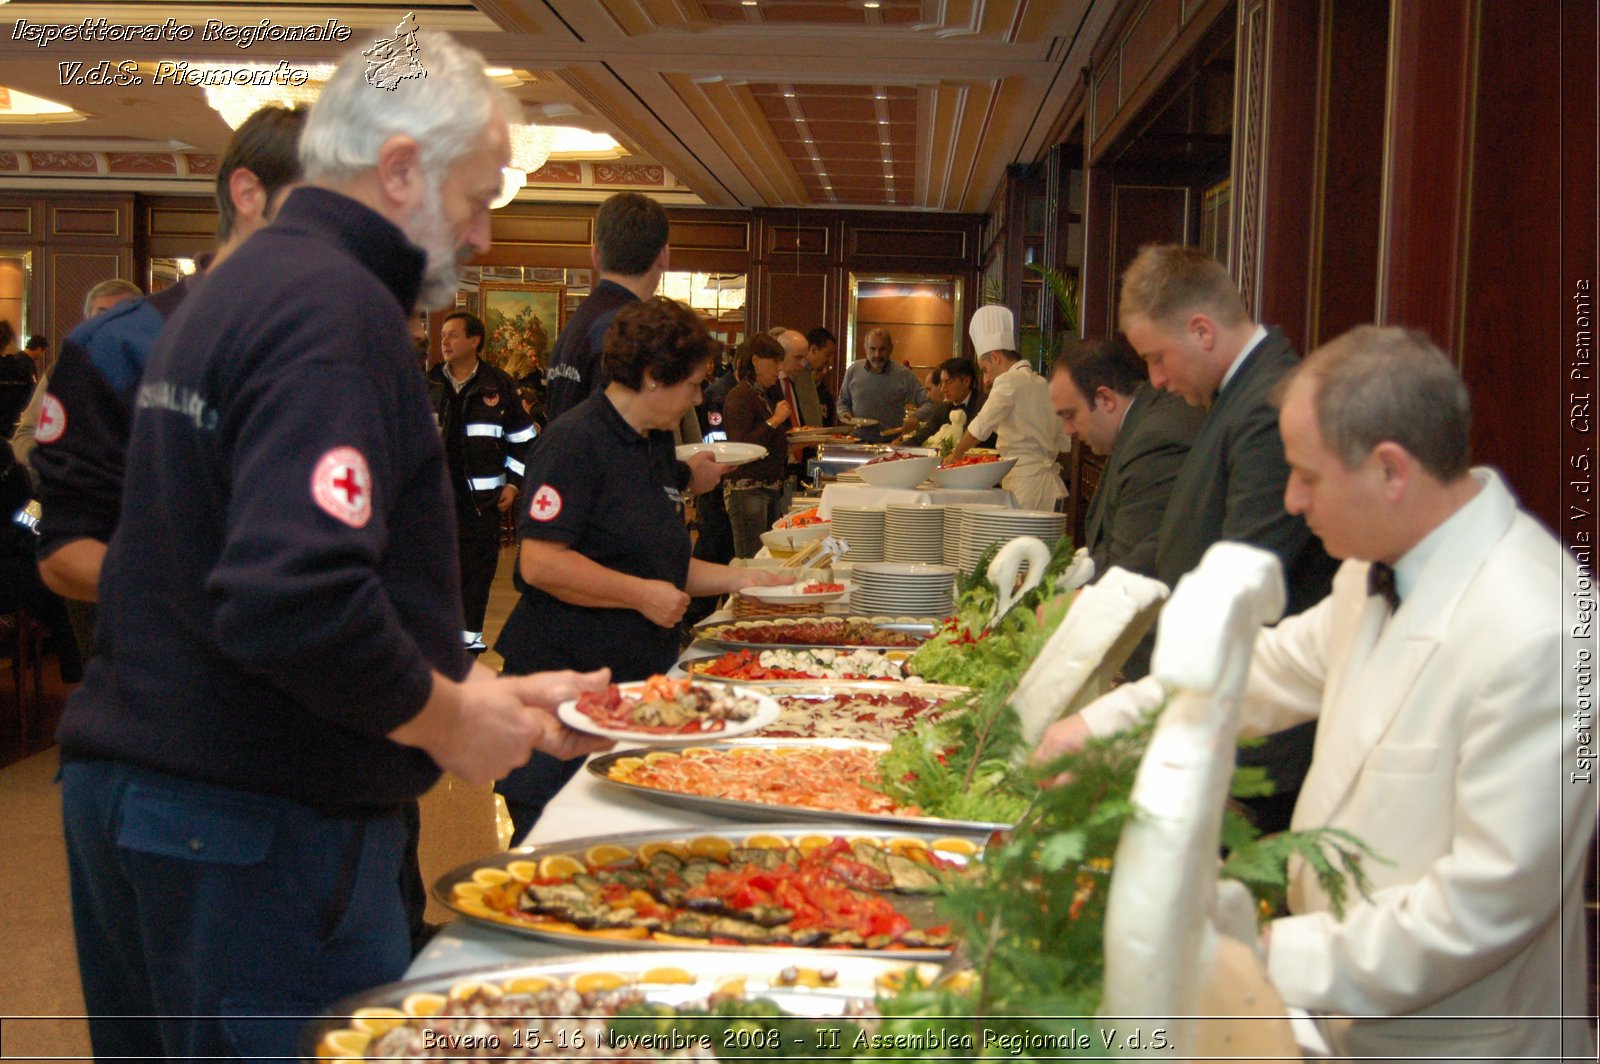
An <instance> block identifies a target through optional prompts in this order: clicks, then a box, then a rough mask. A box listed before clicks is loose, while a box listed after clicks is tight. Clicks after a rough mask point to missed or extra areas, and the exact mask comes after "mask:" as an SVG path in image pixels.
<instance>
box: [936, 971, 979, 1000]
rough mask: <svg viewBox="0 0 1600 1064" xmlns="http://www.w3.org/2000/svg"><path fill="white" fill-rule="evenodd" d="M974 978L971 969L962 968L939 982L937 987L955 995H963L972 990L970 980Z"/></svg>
mask: <svg viewBox="0 0 1600 1064" xmlns="http://www.w3.org/2000/svg"><path fill="white" fill-rule="evenodd" d="M974 978H976V977H975V976H974V975H973V973H972V969H971V968H964V969H962V970H961V971H959V972H952V973H951V974H950V975H947V976H945V977H944V978H943V979H941V980H939V985H940V986H942V987H946V988H948V989H949V990H951V991H953V992H955V993H957V994H965V993H966V992H967V991H968V990H970V989H972V980H973V979H974Z"/></svg>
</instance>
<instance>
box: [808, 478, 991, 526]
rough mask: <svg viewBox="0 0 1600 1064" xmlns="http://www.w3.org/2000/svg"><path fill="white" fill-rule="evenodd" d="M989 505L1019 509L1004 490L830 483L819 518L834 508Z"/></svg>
mask: <svg viewBox="0 0 1600 1064" xmlns="http://www.w3.org/2000/svg"><path fill="white" fill-rule="evenodd" d="M983 504H988V505H991V506H1004V507H1007V508H1008V509H1012V510H1015V509H1016V508H1017V497H1016V496H1015V495H1013V494H1011V492H1009V491H1007V490H1006V489H1005V488H985V489H983V490H981V491H972V490H963V489H960V488H875V487H873V486H872V485H870V484H829V485H828V486H827V487H825V488H823V489H822V501H821V502H820V503H819V504H818V506H817V516H818V517H821V518H822V519H823V520H828V518H829V517H830V516H831V515H832V514H833V508H834V507H835V506H854V507H858V508H860V509H864V510H883V509H886V508H888V507H889V506H891V505H894V506H929V505H932V506H973V505H983Z"/></svg>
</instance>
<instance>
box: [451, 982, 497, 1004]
mask: <svg viewBox="0 0 1600 1064" xmlns="http://www.w3.org/2000/svg"><path fill="white" fill-rule="evenodd" d="M450 993H451V994H453V995H454V996H455V997H456V998H457V999H458V1000H460V1001H461V1002H463V1003H470V1002H473V1001H482V1002H484V1003H485V1004H490V1005H492V1004H494V1003H495V1002H497V1001H499V1000H500V999H501V998H502V997H504V996H505V995H504V994H502V993H501V992H500V988H499V987H497V986H491V985H490V984H488V983H478V982H472V981H470V980H469V981H467V982H464V983H457V984H456V985H455V986H453V987H451V988H450Z"/></svg>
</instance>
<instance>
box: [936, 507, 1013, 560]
mask: <svg viewBox="0 0 1600 1064" xmlns="http://www.w3.org/2000/svg"><path fill="white" fill-rule="evenodd" d="M1009 509H1010V507H1009V506H1002V505H1000V504H999V503H993V502H973V503H958V504H955V505H950V506H946V507H945V508H944V552H943V553H944V557H943V558H941V559H940V560H941V561H943V562H944V563H945V564H946V565H957V566H958V565H960V564H961V530H962V528H963V527H965V521H966V517H967V514H969V513H971V512H972V511H974V510H1009Z"/></svg>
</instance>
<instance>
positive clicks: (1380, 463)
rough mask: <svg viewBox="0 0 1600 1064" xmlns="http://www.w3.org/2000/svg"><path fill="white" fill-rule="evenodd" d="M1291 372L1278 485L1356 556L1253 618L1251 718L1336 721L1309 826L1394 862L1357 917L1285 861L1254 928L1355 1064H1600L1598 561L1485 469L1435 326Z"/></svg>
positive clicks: (1319, 744) (1121, 706)
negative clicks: (1537, 1063) (1594, 843)
mask: <svg viewBox="0 0 1600 1064" xmlns="http://www.w3.org/2000/svg"><path fill="white" fill-rule="evenodd" d="M1285 381H1286V384H1283V385H1280V386H1279V389H1278V397H1279V400H1280V406H1281V409H1280V411H1279V415H1278V426H1279V430H1280V432H1281V434H1282V436H1283V444H1284V452H1285V454H1286V455H1287V458H1288V464H1289V480H1288V484H1287V486H1286V487H1285V489H1284V494H1283V503H1284V506H1285V507H1286V508H1287V509H1288V511H1289V512H1290V513H1293V514H1302V515H1304V516H1305V519H1306V521H1307V523H1308V524H1309V525H1310V526H1311V530H1312V532H1314V533H1316V535H1317V536H1318V537H1320V538H1321V540H1322V542H1323V545H1324V546H1326V547H1327V549H1328V553H1329V554H1331V555H1333V556H1334V557H1335V558H1340V559H1343V560H1344V564H1343V565H1342V566H1341V567H1340V569H1339V572H1338V575H1337V576H1336V577H1335V578H1334V581H1333V591H1332V593H1331V594H1330V595H1329V596H1328V597H1327V598H1325V599H1323V600H1322V601H1321V602H1320V603H1318V604H1317V605H1315V606H1313V607H1312V608H1311V609H1309V610H1307V611H1306V612H1304V613H1301V614H1297V615H1295V616H1293V617H1289V618H1286V619H1285V620H1283V621H1282V622H1281V623H1280V624H1278V625H1277V626H1276V627H1272V628H1265V629H1262V631H1261V632H1260V634H1259V635H1257V637H1256V641H1255V648H1254V656H1253V657H1252V659H1251V662H1250V673H1249V680H1248V684H1247V687H1246V690H1245V696H1244V702H1243V705H1242V706H1241V709H1240V713H1241V722H1242V725H1243V730H1244V731H1246V732H1247V733H1255V734H1263V733H1268V732H1271V731H1273V730H1275V729H1281V728H1284V727H1288V726H1290V725H1293V724H1296V723H1298V722H1301V721H1306V720H1311V719H1317V720H1319V721H1320V722H1321V723H1320V727H1319V729H1318V732H1317V741H1316V749H1315V753H1314V754H1313V756H1312V760H1311V770H1310V771H1309V772H1308V773H1307V774H1306V778H1305V783H1304V785H1303V786H1302V787H1301V789H1300V797H1299V800H1298V802H1297V803H1296V804H1295V807H1294V819H1293V823H1292V826H1293V827H1294V828H1295V829H1297V830H1316V829H1322V828H1335V829H1338V830H1341V831H1346V832H1349V833H1350V834H1351V835H1353V836H1354V837H1355V838H1357V839H1360V840H1361V841H1363V842H1365V843H1366V844H1367V845H1368V846H1370V847H1371V848H1372V849H1373V850H1374V851H1375V852H1376V853H1377V854H1378V855H1379V856H1381V857H1382V858H1383V860H1381V861H1369V862H1367V863H1366V871H1367V874H1368V876H1369V877H1370V879H1371V890H1370V891H1369V892H1368V893H1366V894H1365V895H1363V896H1361V897H1358V898H1352V899H1350V900H1349V901H1346V902H1345V903H1344V905H1343V906H1342V911H1340V909H1341V907H1340V905H1339V904H1338V903H1337V901H1336V900H1335V899H1333V898H1331V897H1330V896H1329V895H1328V894H1327V893H1326V892H1325V891H1323V890H1322V888H1321V887H1320V886H1319V885H1318V882H1317V877H1316V875H1315V874H1314V873H1313V872H1312V871H1311V870H1310V869H1309V868H1308V867H1307V866H1306V865H1305V864H1304V863H1303V862H1300V861H1298V860H1297V861H1294V862H1292V863H1291V864H1290V866H1289V911H1290V915H1288V916H1285V917H1281V918H1279V919H1276V920H1273V921H1272V923H1271V924H1269V925H1268V931H1267V934H1266V935H1265V936H1263V946H1264V949H1265V953H1266V960H1267V968H1268V971H1269V973H1270V975H1271V977H1272V981H1273V983H1274V984H1275V985H1276V986H1277V989H1278V992H1279V993H1280V994H1282V995H1283V1000H1284V1001H1285V1003H1287V1004H1289V1005H1293V1006H1297V1007H1300V1008H1303V1009H1307V1010H1309V1011H1311V1012H1312V1013H1313V1014H1314V1015H1316V1017H1317V1019H1318V1022H1319V1026H1320V1027H1321V1029H1322V1031H1323V1033H1324V1034H1325V1035H1326V1036H1327V1038H1328V1041H1329V1043H1330V1045H1331V1046H1332V1048H1333V1055H1334V1056H1335V1057H1338V1058H1339V1059H1360V1060H1379V1059H1383V1060H1392V1059H1396V1058H1410V1057H1426V1058H1427V1059H1429V1060H1467V1059H1470V1060H1512V1059H1515V1060H1534V1059H1539V1060H1559V1059H1568V1058H1571V1059H1583V1060H1593V1059H1594V1039H1593V1037H1592V1035H1591V1033H1590V1031H1589V1029H1588V1024H1587V1023H1586V1022H1585V1020H1584V1014H1585V1013H1586V1012H1588V1011H1589V1007H1590V1006H1591V1005H1592V1004H1593V999H1592V998H1587V996H1586V992H1585V991H1586V984H1587V982H1588V980H1587V978H1586V972H1585V970H1584V969H1585V957H1586V951H1585V949H1584V929H1585V927H1586V925H1591V924H1592V920H1590V919H1587V918H1586V916H1585V913H1584V904H1583V877H1584V870H1585V866H1586V863H1587V862H1586V860H1585V855H1586V854H1587V852H1588V850H1589V840H1590V837H1591V835H1592V833H1593V831H1594V825H1595V818H1594V803H1595V787H1594V779H1593V772H1592V771H1591V770H1590V769H1589V768H1588V767H1587V765H1588V763H1589V762H1588V759H1587V758H1586V756H1585V750H1584V744H1587V742H1588V739H1587V736H1588V735H1589V732H1588V731H1587V730H1586V728H1585V727H1583V726H1582V723H1581V722H1582V721H1584V720H1587V719H1588V717H1589V713H1588V710H1587V706H1588V705H1589V702H1588V697H1587V693H1586V692H1585V691H1584V690H1583V689H1582V688H1581V687H1580V684H1581V683H1583V682H1584V680H1583V675H1584V673H1585V670H1584V669H1583V668H1582V665H1583V663H1585V662H1588V663H1590V664H1591V665H1592V663H1593V660H1594V635H1593V632H1592V626H1591V622H1590V620H1589V619H1588V618H1589V615H1588V614H1586V613H1584V612H1582V610H1583V607H1582V606H1581V604H1579V603H1577V602H1575V601H1574V596H1575V589H1577V588H1579V587H1582V586H1585V583H1586V579H1585V577H1583V576H1582V575H1581V574H1580V571H1579V569H1578V565H1577V563H1576V561H1575V559H1574V558H1573V557H1572V556H1571V555H1570V554H1568V553H1567V552H1565V551H1564V550H1562V548H1561V544H1560V543H1558V542H1557V541H1556V539H1555V537H1554V536H1552V535H1551V534H1550V532H1549V531H1548V530H1547V529H1545V528H1544V527H1543V526H1542V525H1541V524H1539V522H1538V521H1536V520H1535V519H1534V518H1532V517H1531V516H1529V515H1528V514H1526V513H1524V512H1523V511H1522V510H1521V508H1520V507H1519V506H1518V503H1517V498H1516V496H1515V495H1513V494H1512V492H1511V489H1510V487H1509V486H1508V485H1507V484H1506V482H1505V480H1504V478H1503V477H1502V476H1501V475H1500V474H1499V473H1497V472H1495V471H1494V470H1492V469H1487V468H1477V469H1474V468H1471V467H1470V464H1469V459H1468V440H1469V438H1470V435H1471V433H1470V429H1471V424H1470V419H1469V413H1468V410H1469V408H1468V401H1467V390H1466V387H1465V386H1464V385H1463V384H1462V382H1461V378H1460V375H1459V374H1458V373H1457V372H1456V368H1455V365H1454V364H1453V363H1452V362H1451V360H1450V359H1448V358H1446V357H1445V355H1444V354H1443V353H1441V352H1440V351H1439V350H1438V349H1437V348H1436V347H1434V346H1433V344H1431V343H1430V342H1429V341H1428V340H1427V338H1426V337H1424V336H1422V335H1421V334H1420V333H1415V332H1410V331H1408V330H1404V329H1397V328H1387V329H1380V328H1376V327H1373V326H1363V327H1361V328H1359V329H1356V330H1354V331H1352V332H1350V333H1347V334H1345V335H1344V336H1341V337H1339V338H1338V339H1336V340H1334V341H1333V342H1331V343H1329V344H1327V345H1326V346H1324V347H1322V348H1320V349H1319V350H1317V351H1315V352H1313V353H1312V354H1311V356H1310V357H1309V358H1307V359H1306V360H1305V362H1304V363H1302V364H1301V365H1299V366H1298V367H1297V368H1296V369H1295V370H1293V371H1292V372H1291V375H1289V376H1288V377H1286V378H1285ZM1587 671H1589V672H1592V669H1591V670H1587ZM1162 697H1163V691H1162V689H1161V685H1160V684H1159V683H1158V682H1157V681H1156V680H1155V679H1154V678H1150V679H1146V680H1142V681H1140V682H1139V683H1135V684H1125V685H1124V686H1122V687H1120V688H1118V689H1117V690H1116V691H1114V692H1112V693H1111V694H1109V695H1107V696H1105V697H1104V698H1102V699H1100V700H1099V701H1098V702H1095V703H1093V704H1091V705H1090V706H1088V707H1087V708H1086V709H1084V710H1083V712H1082V713H1079V714H1078V715H1076V716H1074V717H1069V718H1067V719H1066V720H1064V721H1062V722H1060V723H1058V724H1056V725H1054V726H1053V727H1052V728H1051V729H1050V731H1049V732H1047V733H1046V734H1045V738H1044V742H1043V743H1042V745H1041V748H1040V752H1039V756H1040V759H1041V760H1049V759H1050V757H1052V756H1053V755H1054V754H1056V753H1059V752H1061V751H1063V750H1066V749H1071V748H1075V747H1077V746H1079V745H1081V744H1082V742H1083V740H1084V737H1085V736H1086V735H1088V734H1091V733H1092V734H1104V733H1106V732H1109V731H1113V730H1115V729H1117V728H1119V727H1121V726H1123V725H1125V724H1127V723H1129V722H1130V721H1132V720H1133V719H1135V718H1136V716H1137V715H1138V711H1139V710H1140V709H1142V708H1152V707H1154V706H1156V705H1158V704H1159V703H1160V701H1161V700H1162ZM1574 722H1578V723H1574Z"/></svg>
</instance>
